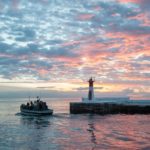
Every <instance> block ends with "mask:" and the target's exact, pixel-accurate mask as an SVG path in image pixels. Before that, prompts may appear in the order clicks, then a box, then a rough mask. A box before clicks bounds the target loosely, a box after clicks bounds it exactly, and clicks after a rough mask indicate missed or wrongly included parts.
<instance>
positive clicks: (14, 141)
mask: <svg viewBox="0 0 150 150" xmlns="http://www.w3.org/2000/svg"><path fill="white" fill-rule="evenodd" d="M45 100H46V101H47V103H48V105H49V106H52V107H53V109H54V115H53V116H49V117H28V116H21V115H15V114H16V113H17V112H19V106H20V104H21V103H22V102H25V101H26V100H25V99H17V100H14V99H0V150H103V149H104V150H105V149H106V150H107V149H108V150H150V115H106V116H100V115H70V114H69V102H70V101H77V100H75V99H70V100H69V99H45Z"/></svg>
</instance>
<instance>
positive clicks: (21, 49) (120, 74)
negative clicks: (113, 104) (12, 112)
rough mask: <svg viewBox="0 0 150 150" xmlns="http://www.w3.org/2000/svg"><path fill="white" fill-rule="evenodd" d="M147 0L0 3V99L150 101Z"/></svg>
mask: <svg viewBox="0 0 150 150" xmlns="http://www.w3.org/2000/svg"><path fill="white" fill-rule="evenodd" d="M149 41H150V0H0V97H1V98H4V97H28V96H29V95H32V96H36V95H37V94H39V93H40V94H41V93H42V96H46V97H82V96H87V92H88V82H87V81H88V79H89V78H90V77H91V76H92V77H94V78H95V85H94V86H95V95H96V96H97V97H112V96H113V97H114V96H117V97H118V96H121V97H122V96H128V97H130V98H131V99H150V42H149Z"/></svg>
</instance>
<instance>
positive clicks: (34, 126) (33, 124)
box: [20, 116, 51, 150]
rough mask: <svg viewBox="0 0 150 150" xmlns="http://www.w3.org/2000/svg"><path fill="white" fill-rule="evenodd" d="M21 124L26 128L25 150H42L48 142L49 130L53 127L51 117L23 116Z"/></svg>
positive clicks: (24, 134)
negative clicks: (44, 143)
mask: <svg viewBox="0 0 150 150" xmlns="http://www.w3.org/2000/svg"><path fill="white" fill-rule="evenodd" d="M20 123H21V124H22V126H23V127H24V128H23V129H24V132H23V134H22V135H23V136H24V139H26V140H25V141H27V142H25V143H24V148H25V149H31V150H33V149H35V150H40V147H42V145H43V142H45V141H46V137H47V131H48V130H47V129H48V128H49V127H50V126H51V123H50V120H49V117H34V116H31V117H30V116H21V119H20Z"/></svg>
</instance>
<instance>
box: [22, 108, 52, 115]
mask: <svg viewBox="0 0 150 150" xmlns="http://www.w3.org/2000/svg"><path fill="white" fill-rule="evenodd" d="M21 114H22V115H29V116H47V115H52V114H53V110H52V109H48V110H42V111H36V110H27V109H21Z"/></svg>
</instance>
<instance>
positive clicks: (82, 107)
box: [70, 102, 150, 115]
mask: <svg viewBox="0 0 150 150" xmlns="http://www.w3.org/2000/svg"><path fill="white" fill-rule="evenodd" d="M70 113H71V114H83V113H91V114H102V115H103V114H119V113H120V114H150V105H137V104H119V103H118V104H117V103H116V104H115V103H111V102H110V103H109V102H107V103H82V102H76V103H70Z"/></svg>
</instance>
